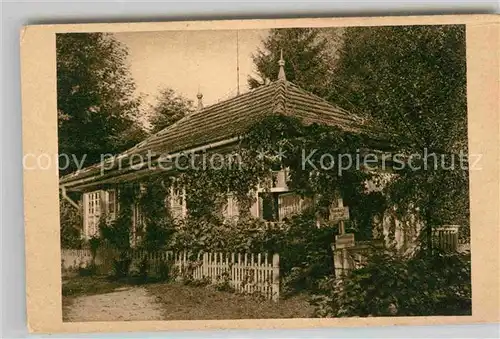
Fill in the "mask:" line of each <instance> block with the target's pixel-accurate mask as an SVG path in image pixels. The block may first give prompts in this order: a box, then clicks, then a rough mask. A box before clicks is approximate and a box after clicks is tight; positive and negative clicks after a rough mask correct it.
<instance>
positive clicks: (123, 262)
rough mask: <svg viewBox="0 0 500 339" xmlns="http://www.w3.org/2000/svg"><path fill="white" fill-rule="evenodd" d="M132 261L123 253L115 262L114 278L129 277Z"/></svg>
mask: <svg viewBox="0 0 500 339" xmlns="http://www.w3.org/2000/svg"><path fill="white" fill-rule="evenodd" d="M131 264H132V259H130V258H129V257H128V256H126V255H124V254H123V253H122V254H120V255H119V257H118V259H115V260H113V273H112V275H113V277H114V278H115V279H121V278H125V277H127V276H128V274H129V271H130V265H131Z"/></svg>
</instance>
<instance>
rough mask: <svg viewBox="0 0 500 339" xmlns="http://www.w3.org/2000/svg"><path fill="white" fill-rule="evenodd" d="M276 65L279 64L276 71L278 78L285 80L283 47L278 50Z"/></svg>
mask: <svg viewBox="0 0 500 339" xmlns="http://www.w3.org/2000/svg"><path fill="white" fill-rule="evenodd" d="M278 65H279V66H280V70H279V72H278V80H285V81H286V74H285V60H284V59H283V48H282V49H281V52H280V59H279V61H278Z"/></svg>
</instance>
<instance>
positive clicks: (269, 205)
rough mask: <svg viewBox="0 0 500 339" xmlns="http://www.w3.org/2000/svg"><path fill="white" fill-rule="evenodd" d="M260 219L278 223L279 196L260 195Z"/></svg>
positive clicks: (271, 194)
mask: <svg viewBox="0 0 500 339" xmlns="http://www.w3.org/2000/svg"><path fill="white" fill-rule="evenodd" d="M259 210H260V213H259V215H260V217H261V218H262V219H264V220H266V221H278V220H279V219H278V195H277V194H274V193H268V194H263V193H259Z"/></svg>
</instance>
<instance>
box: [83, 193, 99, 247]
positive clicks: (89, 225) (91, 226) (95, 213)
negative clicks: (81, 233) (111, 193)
mask: <svg viewBox="0 0 500 339" xmlns="http://www.w3.org/2000/svg"><path fill="white" fill-rule="evenodd" d="M85 200H86V213H85V215H86V218H85V226H86V227H85V236H86V237H87V238H91V237H94V236H96V235H98V234H99V218H100V217H101V191H94V192H90V193H85Z"/></svg>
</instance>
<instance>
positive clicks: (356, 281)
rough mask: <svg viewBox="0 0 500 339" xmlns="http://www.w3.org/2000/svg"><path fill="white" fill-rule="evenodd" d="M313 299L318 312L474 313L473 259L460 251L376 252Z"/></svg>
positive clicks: (329, 281)
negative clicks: (407, 254)
mask: <svg viewBox="0 0 500 339" xmlns="http://www.w3.org/2000/svg"><path fill="white" fill-rule="evenodd" d="M322 288H323V293H321V294H319V295H316V296H315V297H314V298H313V300H312V302H313V304H314V305H315V306H316V315H317V316H334V317H350V316H365V317H366V316H393V315H397V316H422V315H467V314H471V281H470V262H469V260H468V259H467V258H466V257H463V256H460V255H458V254H453V255H445V254H443V253H439V252H436V253H433V254H431V255H429V254H426V253H423V252H422V253H417V254H416V255H415V256H414V257H412V258H409V259H405V258H402V257H399V256H397V255H395V254H393V253H388V252H384V253H380V252H379V253H375V254H374V255H372V256H370V258H369V260H368V262H367V264H366V265H365V266H364V267H362V268H359V269H356V270H353V271H352V272H351V273H350V274H349V275H348V276H346V277H344V278H343V279H342V281H340V280H337V281H335V280H333V279H327V280H324V281H323V284H322Z"/></svg>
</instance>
